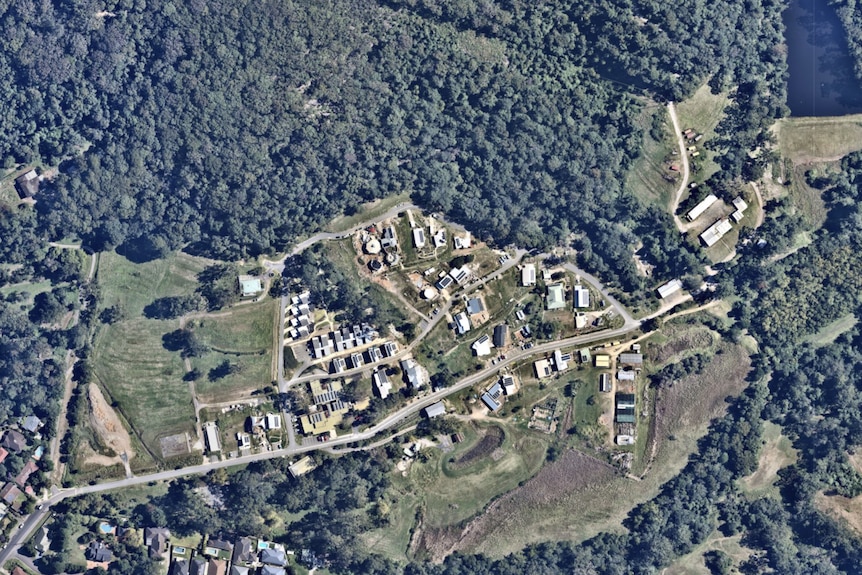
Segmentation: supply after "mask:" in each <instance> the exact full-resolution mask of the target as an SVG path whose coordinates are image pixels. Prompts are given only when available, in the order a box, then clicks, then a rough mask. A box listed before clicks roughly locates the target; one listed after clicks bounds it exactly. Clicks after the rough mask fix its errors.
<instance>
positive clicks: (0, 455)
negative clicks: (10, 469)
mask: <svg viewBox="0 0 862 575" xmlns="http://www.w3.org/2000/svg"><path fill="white" fill-rule="evenodd" d="M8 455H9V452H8V451H6V450H5V449H3V448H2V447H0V463H3V461H5V460H6V457H8Z"/></svg>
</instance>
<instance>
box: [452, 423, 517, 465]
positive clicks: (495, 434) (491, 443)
mask: <svg viewBox="0 0 862 575" xmlns="http://www.w3.org/2000/svg"><path fill="white" fill-rule="evenodd" d="M505 438H506V434H505V433H503V430H502V429H500V428H499V427H490V428H488V430H487V431H486V432H485V435H484V436H483V437H482V439H480V440H479V443H477V444H476V445H474V446H473V447H472V448H470V450H469V451H467V452H466V453H465V454H464V455H462V456H461V457H459V458H458V459H457V460H455V461H454V462H453V463H452V464H451V465H450V466H449V467H450V469H455V470H457V469H463V468H464V467H467V466H468V465H471V464H473V463H475V462H477V461H479V460H481V459H484V458H485V457H488V456H489V455H491V454H493V453H494V451H495V450H496V449H498V448H499V447H500V446H501V445H503V440H504V439H505Z"/></svg>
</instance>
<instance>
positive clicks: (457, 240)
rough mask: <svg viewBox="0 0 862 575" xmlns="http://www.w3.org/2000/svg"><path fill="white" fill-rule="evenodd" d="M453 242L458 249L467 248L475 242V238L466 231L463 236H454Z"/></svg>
mask: <svg viewBox="0 0 862 575" xmlns="http://www.w3.org/2000/svg"><path fill="white" fill-rule="evenodd" d="M452 243H453V245H454V246H455V249H456V250H466V249H470V246H471V245H472V244H473V238H472V236H471V235H470V232H465V233H464V235H463V236H454V240H452Z"/></svg>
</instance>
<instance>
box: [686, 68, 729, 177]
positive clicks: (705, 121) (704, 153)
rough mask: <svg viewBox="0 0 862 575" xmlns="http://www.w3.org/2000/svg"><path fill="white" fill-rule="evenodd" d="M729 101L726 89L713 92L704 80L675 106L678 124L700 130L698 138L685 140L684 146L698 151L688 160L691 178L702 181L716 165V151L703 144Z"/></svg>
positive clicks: (707, 139)
mask: <svg viewBox="0 0 862 575" xmlns="http://www.w3.org/2000/svg"><path fill="white" fill-rule="evenodd" d="M729 103H730V98H729V95H728V93H727V92H722V93H720V94H713V93H712V91H711V89H710V87H709V85H708V84H704V85H703V86H701V87H700V88H699V89H698V90H697V92H695V93H694V94H693V95H692V96H691V98H688V99H687V100H685V101H682V102H680V103H678V104H677V106H676V113H677V117H678V118H679V123H680V128H681V129H683V130H686V129H688V128H691V129H692V130H694V131H695V132H698V133H701V134H703V139H702V140H701V141H700V142H697V143H694V142H693V141H692V142H691V143H686V146H689V145H695V146H697V149H698V151H700V156H699V157H698V158H693V161H692V174H691V181H694V182H703V181H706V180H707V179H708V178H709V177H710V176H711V175H712V174H714V173H715V172H717V171H718V169H719V167H718V164H717V163H716V162H715V160H714V158H715V155H716V151H714V150H707V149H706V148H705V147H704V146H703V144H705V143H707V142H709V141H710V140H711V139H712V138H714V137H715V127H716V126H717V125H718V123H719V122H720V121H721V118H722V116H724V109H725V108H726V107H727V105H728V104H729ZM674 137H676V134H674Z"/></svg>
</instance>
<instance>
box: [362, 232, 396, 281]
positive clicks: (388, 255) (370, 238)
mask: <svg viewBox="0 0 862 575" xmlns="http://www.w3.org/2000/svg"><path fill="white" fill-rule="evenodd" d="M359 241H360V242H361V243H362V250H363V251H364V252H365V253H366V254H367V255H369V256H372V257H371V259H369V260H368V267H369V269H371V271H372V272H375V273H376V272H379V271H381V270H382V269H383V265H384V263H386V264H388V265H390V266H394V265H397V264H398V263H399V262H400V261H401V256H400V254H399V253H398V234H396V233H395V226H392V225H389V226H385V227H384V228H383V230H382V232H378V230H377V226H369V227H368V228H367V229H365V230H363V231H362V232H360V235H359Z"/></svg>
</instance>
